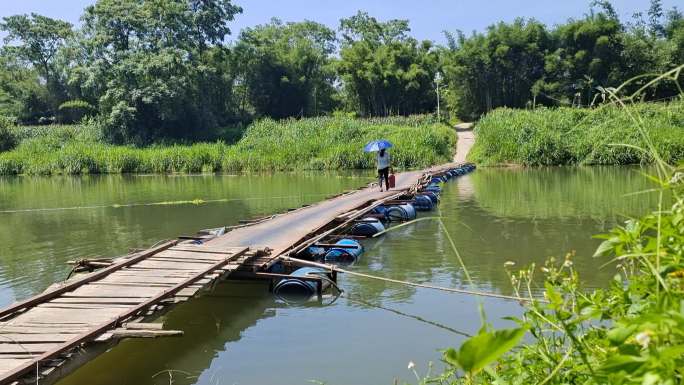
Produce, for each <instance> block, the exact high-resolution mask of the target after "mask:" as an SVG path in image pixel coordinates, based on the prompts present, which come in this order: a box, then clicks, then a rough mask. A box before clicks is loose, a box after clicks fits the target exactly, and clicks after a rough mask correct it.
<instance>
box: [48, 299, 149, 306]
mask: <svg viewBox="0 0 684 385" xmlns="http://www.w3.org/2000/svg"><path fill="white" fill-rule="evenodd" d="M141 302H143V299H140V298H122V297H108V298H100V297H95V298H88V297H86V298H83V297H73V298H70V297H59V298H55V299H53V300H52V301H50V302H48V303H54V304H93V305H101V306H106V305H111V304H121V305H135V304H139V303H141Z"/></svg>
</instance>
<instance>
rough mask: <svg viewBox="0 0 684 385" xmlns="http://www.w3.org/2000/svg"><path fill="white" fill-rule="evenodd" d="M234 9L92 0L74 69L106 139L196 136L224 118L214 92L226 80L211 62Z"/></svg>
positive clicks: (220, 3)
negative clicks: (81, 53) (100, 117)
mask: <svg viewBox="0 0 684 385" xmlns="http://www.w3.org/2000/svg"><path fill="white" fill-rule="evenodd" d="M240 11H241V9H240V8H239V7H237V6H235V5H233V4H232V3H231V2H230V1H229V0H204V1H195V0H159V1H152V0H143V1H137V0H99V1H98V2H97V3H95V5H93V6H90V7H88V8H86V11H85V14H84V16H83V22H84V27H83V32H84V36H85V40H84V42H83V50H84V55H85V56H86V57H87V59H86V61H85V63H84V65H83V66H82V67H83V68H81V70H80V71H79V70H77V71H74V72H75V73H76V74H78V76H80V79H81V80H82V81H83V83H84V85H85V86H86V88H87V91H86V92H87V93H89V94H91V95H93V97H96V98H97V100H98V103H99V109H100V112H101V114H103V118H104V122H105V126H106V127H107V131H108V134H109V136H110V138H111V139H112V140H114V141H119V142H139V143H145V142H149V141H152V140H154V139H155V138H158V137H171V138H201V137H202V136H206V135H208V132H209V131H210V130H211V129H213V128H215V127H217V126H218V125H220V124H221V123H223V122H225V121H226V120H229V119H230V118H229V116H230V110H229V108H228V106H227V104H228V103H226V102H225V101H224V100H223V101H217V100H216V98H224V97H225V96H226V95H225V94H224V93H222V92H220V91H217V89H218V88H221V87H226V88H227V89H231V83H232V81H233V78H232V77H231V76H230V75H229V74H226V73H225V72H224V70H225V69H224V68H219V67H217V66H216V65H215V64H216V59H217V57H224V55H226V53H225V52H223V50H224V49H225V48H224V47H223V46H222V44H223V40H224V38H225V36H226V35H227V34H229V33H230V29H229V27H228V23H229V22H230V21H232V20H233V17H234V15H235V14H236V13H238V12H240ZM228 99H230V98H228Z"/></svg>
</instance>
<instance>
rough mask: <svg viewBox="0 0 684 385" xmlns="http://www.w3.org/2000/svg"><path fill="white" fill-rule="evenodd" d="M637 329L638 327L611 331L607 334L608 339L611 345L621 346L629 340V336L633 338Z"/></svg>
mask: <svg viewBox="0 0 684 385" xmlns="http://www.w3.org/2000/svg"><path fill="white" fill-rule="evenodd" d="M636 329H637V325H629V326H625V327H617V328H615V329H611V330H609V331H608V333H607V334H606V337H608V341H610V343H611V344H613V345H620V344H622V343H623V342H625V340H627V338H629V336H631V335H632V334H633V333H634V331H635V330H636Z"/></svg>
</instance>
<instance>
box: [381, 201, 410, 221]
mask: <svg viewBox="0 0 684 385" xmlns="http://www.w3.org/2000/svg"><path fill="white" fill-rule="evenodd" d="M387 217H388V218H389V220H390V221H392V222H401V221H410V220H413V219H416V209H415V207H413V205H412V204H410V203H406V204H403V205H398V206H391V207H389V208H388V209H387Z"/></svg>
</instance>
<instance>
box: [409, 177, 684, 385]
mask: <svg viewBox="0 0 684 385" xmlns="http://www.w3.org/2000/svg"><path fill="white" fill-rule="evenodd" d="M674 175H675V176H676V177H675V178H674V179H672V180H670V181H667V182H665V186H664V187H666V188H668V189H674V190H675V192H679V191H681V187H682V185H681V182H682V178H681V170H677V171H676V172H675V174H674ZM661 203H662V201H661ZM682 218H684V200H683V199H682V198H681V197H678V198H676V201H675V203H674V205H672V206H668V207H665V206H663V208H662V210H658V211H655V212H653V213H651V214H649V215H646V216H644V217H641V218H635V219H630V220H628V221H627V222H626V223H625V225H623V226H618V227H616V228H614V229H613V230H612V231H611V232H610V233H608V234H605V235H601V236H600V238H602V239H605V241H604V242H603V243H602V244H601V246H600V247H599V249H598V250H597V251H596V254H595V257H596V258H598V259H597V261H596V262H597V263H598V264H602V265H603V266H608V265H609V266H611V267H610V268H611V269H612V268H615V269H616V270H615V276H614V278H613V280H612V281H611V282H609V283H608V284H607V287H606V288H604V289H598V290H591V291H587V290H585V289H584V288H583V287H582V281H581V279H580V277H579V276H578V274H577V272H576V270H575V269H574V267H573V258H574V255H573V254H572V253H570V254H568V255H567V256H566V257H565V258H561V259H553V258H552V259H550V260H548V261H547V263H546V264H545V265H544V266H534V265H532V266H529V267H526V268H524V269H522V270H519V271H515V270H514V268H513V266H514V264H513V262H510V263H507V266H505V268H506V269H508V274H509V276H510V279H511V283H512V285H513V288H514V289H515V291H516V293H517V294H518V296H520V297H525V298H528V299H529V301H530V302H528V303H526V304H525V312H524V315H523V316H522V317H519V318H514V319H513V321H514V322H515V323H516V324H517V327H515V328H512V329H503V330H496V331H494V330H492V329H491V328H489V327H487V326H486V325H485V326H484V327H483V329H482V330H481V331H480V332H479V333H478V334H477V335H476V336H474V337H472V338H470V339H468V340H466V342H465V343H464V344H463V345H461V347H460V348H459V349H447V350H445V351H444V356H443V359H444V361H445V363H446V364H447V370H446V371H445V372H444V373H442V374H441V375H439V376H437V377H435V378H425V379H424V380H423V381H422V383H425V384H427V383H433V384H492V383H494V384H673V385H674V384H681V383H682V382H683V381H684V372H683V371H682V368H684V316H682V314H683V311H684V309H683V308H682V306H684V265H683V264H682V257H683V256H682V248H681V245H682V244H684V230H683V229H684V227H683V226H682ZM613 266H615V267H613ZM538 275H541V278H538V277H537V276H538ZM540 280H541V281H542V285H543V286H542V288H543V290H544V298H543V299H539V298H535V297H534V296H533V292H532V289H531V288H532V287H535V285H536V284H537V283H538V282H539V281H540ZM525 335H527V336H528V339H527V341H526V343H524V344H521V346H519V347H517V348H516V345H518V343H520V342H521V340H522V338H523V336H525ZM495 362H497V364H496V365H493V364H494V363H495Z"/></svg>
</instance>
